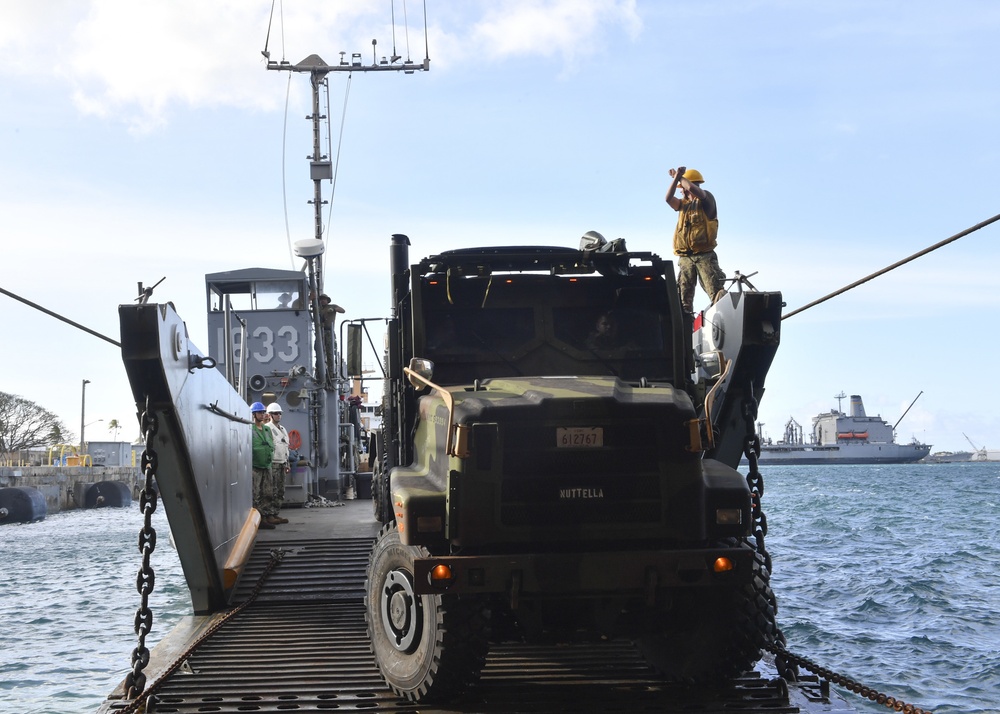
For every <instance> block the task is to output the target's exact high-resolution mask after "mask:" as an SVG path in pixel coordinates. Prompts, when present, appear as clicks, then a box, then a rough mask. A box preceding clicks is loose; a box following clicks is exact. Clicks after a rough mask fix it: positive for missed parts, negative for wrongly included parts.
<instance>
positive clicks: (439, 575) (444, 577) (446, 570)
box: [431, 563, 455, 588]
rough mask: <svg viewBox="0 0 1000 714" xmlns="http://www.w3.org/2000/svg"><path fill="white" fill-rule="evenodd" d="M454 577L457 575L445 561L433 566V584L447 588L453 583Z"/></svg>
mask: <svg viewBox="0 0 1000 714" xmlns="http://www.w3.org/2000/svg"><path fill="white" fill-rule="evenodd" d="M454 579H455V576H454V575H453V574H452V572H451V568H450V567H449V566H447V565H445V564H444V563H438V564H437V565H435V566H434V567H433V568H431V585H435V586H437V587H439V588H441V587H444V588H446V587H448V586H449V585H451V582H452V581H453V580H454Z"/></svg>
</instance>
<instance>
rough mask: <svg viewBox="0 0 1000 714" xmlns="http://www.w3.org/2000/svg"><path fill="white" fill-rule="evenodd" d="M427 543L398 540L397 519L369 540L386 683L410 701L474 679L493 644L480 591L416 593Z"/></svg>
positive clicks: (372, 620) (369, 594)
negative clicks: (416, 564) (417, 568)
mask: <svg viewBox="0 0 1000 714" xmlns="http://www.w3.org/2000/svg"><path fill="white" fill-rule="evenodd" d="M426 555H428V552H427V550H426V549H424V548H419V547H414V546H406V545H403V544H402V543H401V542H400V539H399V532H398V531H397V530H396V525H395V523H390V524H389V525H387V526H385V527H384V528H383V529H382V532H381V533H380V534H379V537H378V540H377V541H376V542H375V545H374V547H373V548H372V554H371V558H370V560H369V562H368V579H367V581H366V582H365V620H366V623H367V625H368V638H369V641H370V642H371V646H372V651H373V652H374V654H375V662H376V664H377V665H378V669H379V672H381V674H382V677H383V678H384V679H385V681H386V684H388V685H389V688H390V689H392V691H394V692H395V693H396V694H398V695H399V696H401V697H405V698H407V699H409V700H410V701H414V702H417V701H425V702H426V701H434V700H437V701H441V700H444V699H448V698H449V697H451V696H453V695H455V694H457V693H459V692H460V691H461V690H463V689H464V688H466V687H468V686H470V685H472V684H475V683H476V682H477V681H478V680H479V674H480V672H481V671H482V668H483V665H484V664H485V663H486V653H487V651H488V649H489V642H488V638H487V635H488V623H489V611H488V609H487V607H486V603H485V601H484V600H483V599H482V598H480V597H464V598H460V597H459V596H457V595H415V594H414V592H413V559H414V558H415V557H417V556H426Z"/></svg>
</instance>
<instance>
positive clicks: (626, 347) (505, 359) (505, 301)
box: [414, 273, 673, 385]
mask: <svg viewBox="0 0 1000 714" xmlns="http://www.w3.org/2000/svg"><path fill="white" fill-rule="evenodd" d="M421 282H422V284H421V290H420V299H419V300H418V301H415V303H414V313H415V316H417V317H416V319H415V320H414V346H415V348H416V353H417V354H419V355H421V356H426V357H428V358H429V359H431V360H433V361H434V364H435V370H434V375H435V381H436V382H438V383H439V384H452V385H454V384H463V383H471V382H472V381H473V380H475V379H480V380H482V379H488V378H491V377H512V376H562V375H577V376H587V375H601V376H604V375H607V376H616V377H620V378H622V379H625V380H629V381H637V380H639V379H640V378H643V377H645V378H646V379H647V380H649V381H672V379H673V358H672V353H671V344H672V340H671V334H672V328H671V318H670V312H669V300H668V298H667V294H666V285H665V281H664V280H663V278H662V276H656V275H655V274H654V275H652V276H651V275H649V274H645V275H629V276H613V277H608V276H596V275H595V276H567V275H535V274H520V273H519V274H511V275H493V276H475V277H470V278H461V279H458V280H456V279H451V280H446V279H445V278H443V277H441V278H439V277H436V276H429V277H424V278H422V279H421Z"/></svg>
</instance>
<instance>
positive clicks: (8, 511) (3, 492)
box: [0, 486, 48, 525]
mask: <svg viewBox="0 0 1000 714" xmlns="http://www.w3.org/2000/svg"><path fill="white" fill-rule="evenodd" d="M46 513H48V507H47V506H46V505H45V496H43V495H42V492H41V491H39V490H38V489H37V488H31V487H30V486H12V487H10V488H0V525H3V524H5V523H34V522H35V521H41V520H44V519H45V515H46Z"/></svg>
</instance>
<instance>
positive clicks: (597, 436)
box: [556, 426, 604, 449]
mask: <svg viewBox="0 0 1000 714" xmlns="http://www.w3.org/2000/svg"><path fill="white" fill-rule="evenodd" d="M556 446H557V447H558V448H561V449H562V448H594V447H601V446H604V427H600V426H560V427H557V428H556Z"/></svg>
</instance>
